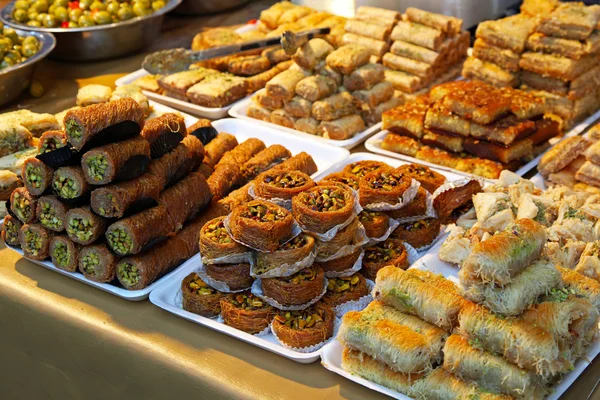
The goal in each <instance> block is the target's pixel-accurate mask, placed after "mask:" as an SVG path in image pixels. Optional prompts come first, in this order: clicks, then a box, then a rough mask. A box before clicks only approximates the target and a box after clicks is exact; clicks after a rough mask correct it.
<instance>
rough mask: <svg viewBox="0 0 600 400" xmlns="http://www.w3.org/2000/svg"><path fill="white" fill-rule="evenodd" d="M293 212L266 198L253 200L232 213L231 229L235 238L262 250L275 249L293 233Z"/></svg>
mask: <svg viewBox="0 0 600 400" xmlns="http://www.w3.org/2000/svg"><path fill="white" fill-rule="evenodd" d="M292 224H293V217H292V214H291V213H290V212H289V211H288V210H286V209H285V208H283V207H280V206H278V205H276V204H274V203H270V202H267V201H264V200H253V201H251V202H249V203H246V204H245V205H243V206H241V207H238V208H236V209H235V210H233V212H232V213H231V214H230V219H229V231H230V233H231V235H232V236H233V237H234V239H235V240H237V241H240V242H243V243H245V244H247V245H248V246H250V247H252V248H254V249H257V250H260V251H275V250H276V249H277V248H278V247H279V245H280V243H281V242H282V241H283V240H285V239H286V238H289V236H290V235H291V233H292Z"/></svg>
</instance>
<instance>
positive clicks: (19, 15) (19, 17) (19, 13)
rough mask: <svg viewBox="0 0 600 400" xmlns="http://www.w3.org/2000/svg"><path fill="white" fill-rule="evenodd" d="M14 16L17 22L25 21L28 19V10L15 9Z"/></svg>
mask: <svg viewBox="0 0 600 400" xmlns="http://www.w3.org/2000/svg"><path fill="white" fill-rule="evenodd" d="M13 18H14V19H15V21H17V22H21V23H22V22H25V21H27V11H25V10H21V9H18V10H15V12H14V13H13Z"/></svg>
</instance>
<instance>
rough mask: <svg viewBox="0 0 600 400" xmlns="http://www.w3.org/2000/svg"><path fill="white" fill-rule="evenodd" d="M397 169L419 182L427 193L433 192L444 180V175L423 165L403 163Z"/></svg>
mask: <svg viewBox="0 0 600 400" xmlns="http://www.w3.org/2000/svg"><path fill="white" fill-rule="evenodd" d="M398 170H399V171H401V172H403V173H405V174H407V175H408V176H410V177H411V178H413V179H414V180H416V181H418V182H419V183H421V187H423V188H424V189H425V190H427V191H428V192H429V193H433V192H435V190H436V189H437V188H439V187H440V186H442V185H443V184H444V182H446V177H445V176H444V175H442V174H440V173H438V172H435V171H434V170H432V169H431V168H429V167H426V166H424V165H419V164H405V165H401V166H400V167H398Z"/></svg>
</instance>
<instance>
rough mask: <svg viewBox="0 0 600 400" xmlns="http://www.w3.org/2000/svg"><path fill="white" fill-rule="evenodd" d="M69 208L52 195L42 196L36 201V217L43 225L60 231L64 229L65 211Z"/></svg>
mask: <svg viewBox="0 0 600 400" xmlns="http://www.w3.org/2000/svg"><path fill="white" fill-rule="evenodd" d="M70 208H71V207H69V206H68V205H67V204H65V203H63V202H61V201H60V200H59V199H58V198H57V197H56V196H54V195H50V196H42V197H40V198H39V199H38V201H37V207H36V217H37V219H38V221H39V223H40V224H41V225H42V226H43V227H45V228H48V229H50V230H51V231H55V232H62V231H64V230H65V222H66V220H67V212H68V211H69V210H70Z"/></svg>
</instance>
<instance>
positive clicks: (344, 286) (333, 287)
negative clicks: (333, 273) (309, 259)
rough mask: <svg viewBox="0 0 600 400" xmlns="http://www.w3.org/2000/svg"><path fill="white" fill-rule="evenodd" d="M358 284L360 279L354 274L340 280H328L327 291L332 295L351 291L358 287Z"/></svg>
mask: <svg viewBox="0 0 600 400" xmlns="http://www.w3.org/2000/svg"><path fill="white" fill-rule="evenodd" d="M359 283H360V278H359V277H358V275H356V274H354V275H352V276H344V277H340V278H330V279H329V281H328V282H327V291H328V292H333V293H341V292H347V291H353V290H354V289H356V288H357V287H358V284H359Z"/></svg>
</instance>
